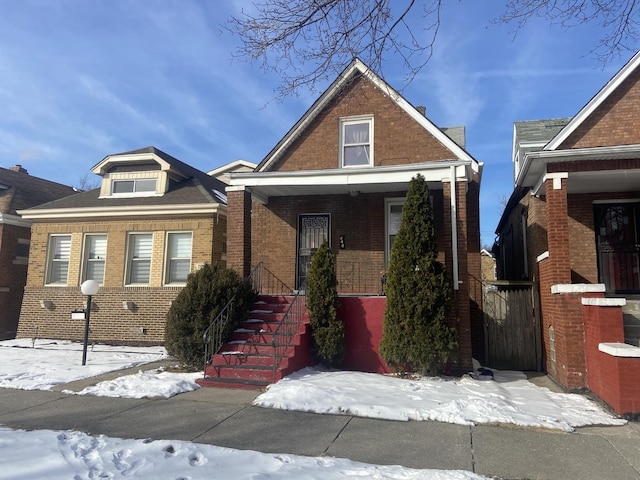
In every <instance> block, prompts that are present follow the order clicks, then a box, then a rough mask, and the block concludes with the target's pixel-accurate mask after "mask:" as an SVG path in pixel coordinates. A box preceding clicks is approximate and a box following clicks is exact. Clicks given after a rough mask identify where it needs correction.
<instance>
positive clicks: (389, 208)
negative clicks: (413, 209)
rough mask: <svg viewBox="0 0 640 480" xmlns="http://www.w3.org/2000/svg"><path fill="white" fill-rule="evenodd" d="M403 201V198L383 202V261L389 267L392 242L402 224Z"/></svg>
mask: <svg viewBox="0 0 640 480" xmlns="http://www.w3.org/2000/svg"><path fill="white" fill-rule="evenodd" d="M404 201H405V199H404V198H388V199H386V200H385V207H386V208H385V218H386V222H385V231H386V239H385V260H386V264H387V265H389V260H390V259H391V248H392V247H393V241H394V240H395V238H396V235H397V234H398V230H400V224H401V223H402V206H403V205H404Z"/></svg>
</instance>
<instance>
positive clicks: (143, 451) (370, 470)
mask: <svg viewBox="0 0 640 480" xmlns="http://www.w3.org/2000/svg"><path fill="white" fill-rule="evenodd" d="M0 465H2V470H1V471H0V478H24V479H40V478H47V479H69V478H74V479H77V480H82V479H90V478H104V479H108V478H116V477H117V478H120V477H121V476H122V477H128V478H135V479H148V480H156V479H158V478H171V479H183V480H186V479H189V480H198V479H203V480H204V479H207V480H208V479H211V478H220V479H222V478H224V479H257V478H269V479H272V480H289V479H291V480H300V479H305V480H306V479H308V480H311V479H319V480H320V479H322V480H333V479H344V478H350V477H355V478H371V479H408V480H410V479H421V480H481V479H484V478H485V477H482V476H479V475H475V474H473V473H471V472H466V471H461V470H415V469H411V468H406V467H402V466H398V465H391V466H379V465H371V464H365V463H360V462H354V461H351V460H348V459H342V458H333V457H302V456H297V455H288V454H266V453H259V452H255V451H251V450H233V449H229V448H222V447H216V446H213V445H202V444H197V443H191V442H183V441H175V440H155V441H150V440H122V439H117V438H109V437H105V436H95V437H94V436H91V435H86V434H84V433H79V432H61V431H51V430H39V431H35V432H26V431H22V430H10V429H7V428H0ZM6 474H10V477H4V476H3V475H6Z"/></svg>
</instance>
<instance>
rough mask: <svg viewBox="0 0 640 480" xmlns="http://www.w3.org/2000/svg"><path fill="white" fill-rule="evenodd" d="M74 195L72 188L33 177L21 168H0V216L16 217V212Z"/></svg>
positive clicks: (74, 191)
mask: <svg viewBox="0 0 640 480" xmlns="http://www.w3.org/2000/svg"><path fill="white" fill-rule="evenodd" d="M75 193H77V191H76V190H75V189H74V188H73V187H69V186H67V185H62V184H60V183H56V182H52V181H50V180H45V179H43V178H38V177H34V176H33V175H29V174H28V173H27V172H26V170H24V169H22V168H17V169H16V170H12V169H7V168H0V214H8V215H16V214H17V210H21V209H24V208H31V207H35V206H36V205H40V204H43V203H47V202H50V201H52V200H55V199H58V198H62V197H68V196H69V195H73V194H75Z"/></svg>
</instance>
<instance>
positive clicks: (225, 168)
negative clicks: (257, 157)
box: [207, 160, 257, 182]
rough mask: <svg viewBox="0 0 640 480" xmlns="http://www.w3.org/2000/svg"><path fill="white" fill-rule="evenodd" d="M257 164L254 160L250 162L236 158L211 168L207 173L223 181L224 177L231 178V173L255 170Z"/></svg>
mask: <svg viewBox="0 0 640 480" xmlns="http://www.w3.org/2000/svg"><path fill="white" fill-rule="evenodd" d="M256 167H257V165H256V164H255V163H253V162H249V161H247V160H235V161H233V162H230V163H227V164H226V165H221V166H220V167H218V168H214V169H213V170H209V171H208V172H207V175H209V176H211V177H214V178H217V179H218V180H220V181H221V182H224V179H228V178H229V174H231V173H237V172H250V171H253V170H255V168H256Z"/></svg>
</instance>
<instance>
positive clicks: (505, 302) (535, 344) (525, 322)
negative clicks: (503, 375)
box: [482, 281, 542, 371]
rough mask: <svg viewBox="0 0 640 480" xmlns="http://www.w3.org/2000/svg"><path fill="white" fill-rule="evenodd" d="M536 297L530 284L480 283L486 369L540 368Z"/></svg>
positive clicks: (539, 339)
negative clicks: (481, 286) (487, 367)
mask: <svg viewBox="0 0 640 480" xmlns="http://www.w3.org/2000/svg"><path fill="white" fill-rule="evenodd" d="M537 297H538V295H537V291H536V289H535V288H534V285H533V283H532V282H509V281H494V282H485V283H483V302H482V305H483V310H484V329H485V354H486V358H485V359H484V360H485V364H486V366H489V367H491V368H497V369H500V370H536V371H540V370H541V369H542V346H541V343H540V342H541V336H540V333H541V332H540V322H539V319H538V317H537V312H538V311H539V308H537V303H538V302H537Z"/></svg>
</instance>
